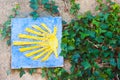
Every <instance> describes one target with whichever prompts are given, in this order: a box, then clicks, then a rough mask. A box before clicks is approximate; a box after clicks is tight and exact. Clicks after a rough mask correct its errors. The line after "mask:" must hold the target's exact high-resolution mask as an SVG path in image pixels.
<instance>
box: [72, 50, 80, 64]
mask: <svg viewBox="0 0 120 80" xmlns="http://www.w3.org/2000/svg"><path fill="white" fill-rule="evenodd" d="M79 58H80V53H79V52H78V51H76V52H74V55H73V56H72V60H73V61H74V62H75V63H78V60H79Z"/></svg>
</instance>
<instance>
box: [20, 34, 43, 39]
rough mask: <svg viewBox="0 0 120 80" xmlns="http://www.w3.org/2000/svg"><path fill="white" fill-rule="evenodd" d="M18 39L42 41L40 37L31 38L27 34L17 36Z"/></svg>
mask: <svg viewBox="0 0 120 80" xmlns="http://www.w3.org/2000/svg"><path fill="white" fill-rule="evenodd" d="M19 38H26V39H34V40H44V38H42V37H37V36H31V35H27V34H19Z"/></svg>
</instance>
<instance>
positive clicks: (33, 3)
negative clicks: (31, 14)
mask: <svg viewBox="0 0 120 80" xmlns="http://www.w3.org/2000/svg"><path fill="white" fill-rule="evenodd" d="M30 2H31V4H30V7H31V8H32V9H33V10H37V9H38V8H39V4H38V0H30Z"/></svg>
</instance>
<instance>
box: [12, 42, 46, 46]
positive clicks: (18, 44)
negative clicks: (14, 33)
mask: <svg viewBox="0 0 120 80" xmlns="http://www.w3.org/2000/svg"><path fill="white" fill-rule="evenodd" d="M30 44H40V45H46V44H45V43H44V42H20V41H15V42H13V45H16V46H21V45H30Z"/></svg>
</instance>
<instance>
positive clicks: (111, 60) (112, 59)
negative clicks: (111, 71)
mask: <svg viewBox="0 0 120 80" xmlns="http://www.w3.org/2000/svg"><path fill="white" fill-rule="evenodd" d="M110 65H112V66H116V62H115V59H114V58H111V59H110Z"/></svg>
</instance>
